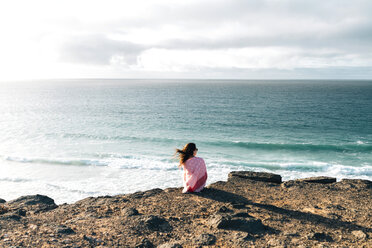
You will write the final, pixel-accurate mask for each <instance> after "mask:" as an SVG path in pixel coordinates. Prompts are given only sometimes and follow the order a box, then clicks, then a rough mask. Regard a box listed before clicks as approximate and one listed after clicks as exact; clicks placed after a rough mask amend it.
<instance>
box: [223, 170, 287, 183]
mask: <svg viewBox="0 0 372 248" xmlns="http://www.w3.org/2000/svg"><path fill="white" fill-rule="evenodd" d="M236 179H250V180H254V181H262V182H272V183H281V182H282V177H281V176H280V175H277V174H273V173H267V172H254V171H232V172H230V173H229V176H228V181H233V180H236Z"/></svg>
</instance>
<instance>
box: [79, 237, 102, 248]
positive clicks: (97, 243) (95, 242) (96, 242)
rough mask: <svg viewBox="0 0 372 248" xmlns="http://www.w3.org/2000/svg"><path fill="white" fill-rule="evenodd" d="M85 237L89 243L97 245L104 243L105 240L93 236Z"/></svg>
mask: <svg viewBox="0 0 372 248" xmlns="http://www.w3.org/2000/svg"><path fill="white" fill-rule="evenodd" d="M83 239H84V240H86V241H88V242H89V244H91V245H92V246H96V245H102V244H103V241H102V240H100V239H96V238H93V237H89V236H85V235H84V236H83Z"/></svg>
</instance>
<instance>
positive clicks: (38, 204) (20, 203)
mask: <svg viewBox="0 0 372 248" xmlns="http://www.w3.org/2000/svg"><path fill="white" fill-rule="evenodd" d="M6 204H7V205H9V206H11V207H12V208H26V209H28V208H29V209H28V210H32V211H33V212H35V213H37V212H40V211H47V210H52V209H55V208H57V207H58V206H57V205H56V204H55V203H54V200H53V199H52V198H50V197H48V196H45V195H27V196H22V197H19V198H17V199H15V200H12V201H9V202H7V203H6Z"/></svg>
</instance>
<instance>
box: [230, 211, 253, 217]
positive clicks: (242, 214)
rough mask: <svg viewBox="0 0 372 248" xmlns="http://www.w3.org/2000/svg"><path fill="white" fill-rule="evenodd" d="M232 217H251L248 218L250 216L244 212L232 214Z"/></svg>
mask: <svg viewBox="0 0 372 248" xmlns="http://www.w3.org/2000/svg"><path fill="white" fill-rule="evenodd" d="M232 216H233V217H243V218H247V217H252V216H250V215H249V214H248V213H246V212H239V213H236V214H233V215H232Z"/></svg>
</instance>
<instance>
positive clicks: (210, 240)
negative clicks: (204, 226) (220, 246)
mask: <svg viewBox="0 0 372 248" xmlns="http://www.w3.org/2000/svg"><path fill="white" fill-rule="evenodd" d="M215 243H216V236H214V235H212V234H209V233H203V234H201V235H199V236H197V237H196V238H195V240H194V244H196V245H214V244H215Z"/></svg>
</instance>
